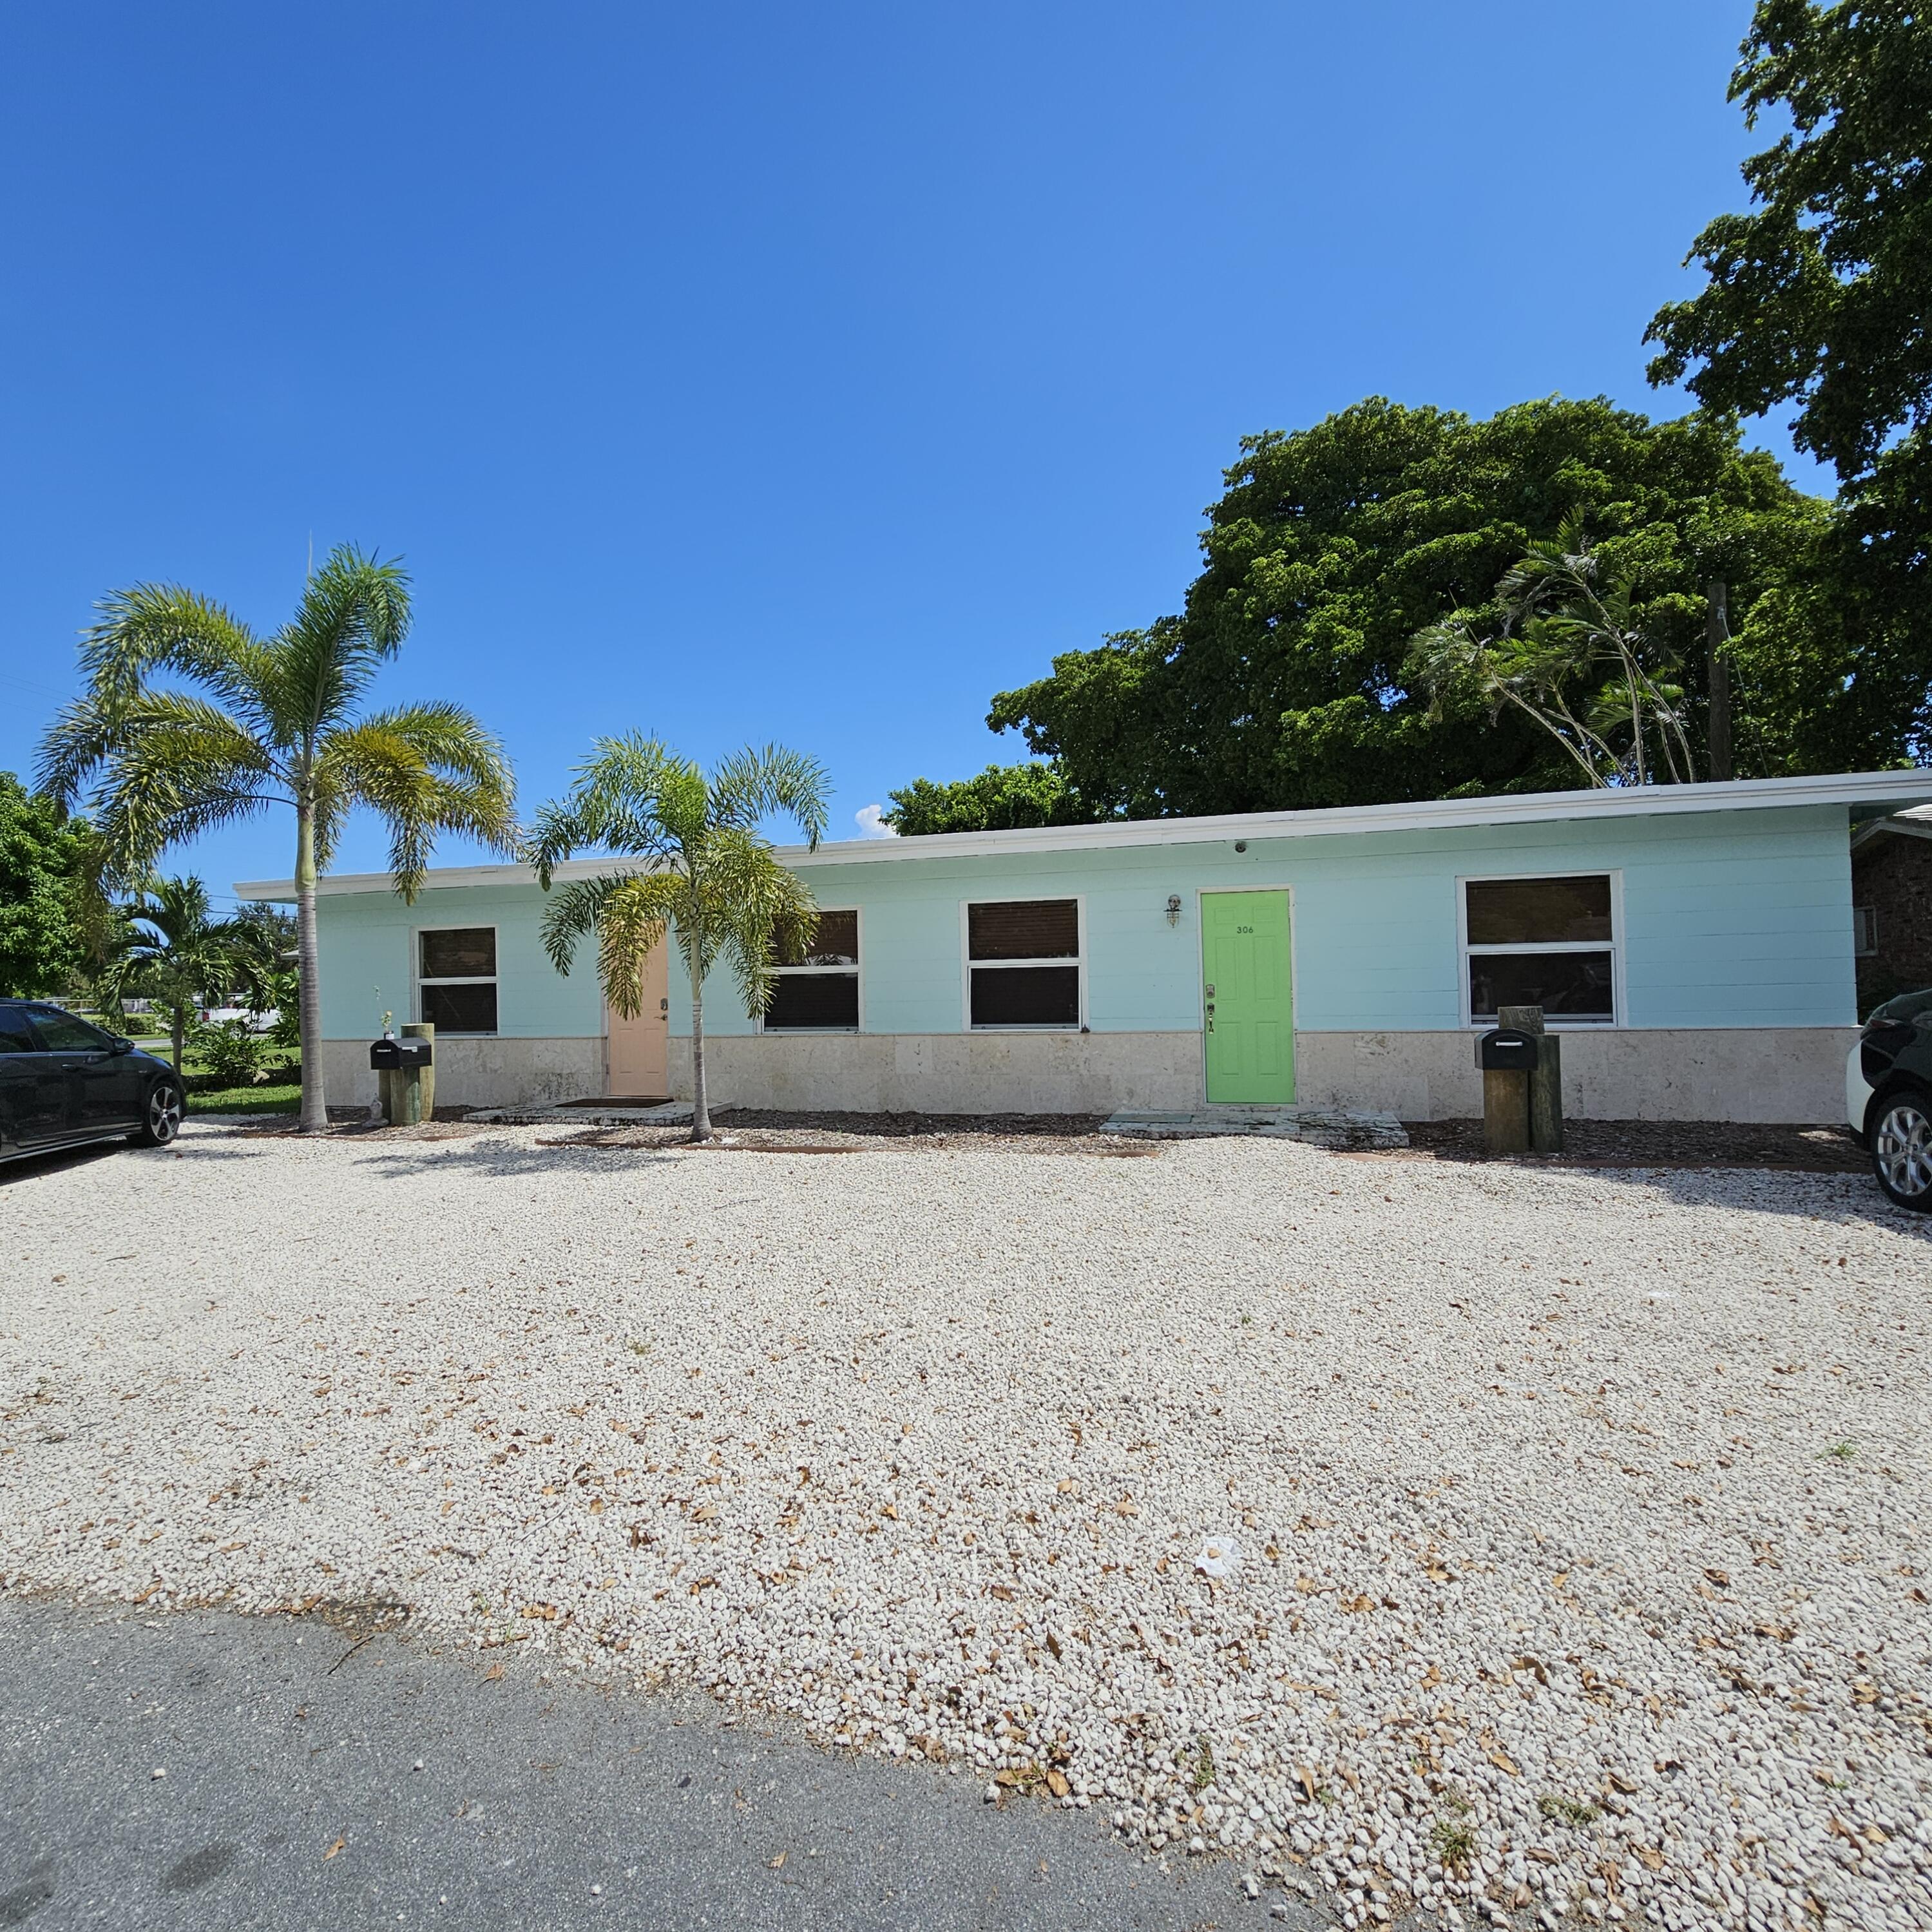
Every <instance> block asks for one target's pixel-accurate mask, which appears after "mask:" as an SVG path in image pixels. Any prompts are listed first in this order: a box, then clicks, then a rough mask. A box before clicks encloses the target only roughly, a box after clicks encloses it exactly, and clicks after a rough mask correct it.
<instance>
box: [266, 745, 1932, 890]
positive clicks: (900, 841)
mask: <svg viewBox="0 0 1932 1932" xmlns="http://www.w3.org/2000/svg"><path fill="white" fill-rule="evenodd" d="M1927 803H1932V772H1927V771H1921V770H1917V769H1914V770H1911V771H1903V772H1838V773H1835V774H1833V775H1829V776H1826V777H1820V778H1733V779H1730V780H1728V781H1724V782H1723V783H1719V784H1682V785H1628V786H1621V787H1590V788H1588V789H1579V790H1574V791H1541V792H1523V793H1514V794H1509V795H1505V796H1501V797H1494V796H1493V797H1487V798H1438V799H1424V800H1422V801H1421V802H1419V803H1416V804H1411V805H1337V806H1332V807H1329V808H1325V809H1323V810H1321V811H1250V812H1234V813H1229V814H1226V815H1225V816H1221V817H1212V818H1136V819H1115V820H1109V821H1108V822H1106V823H1103V824H1099V825H1047V826H1031V827H1028V829H1025V830H1022V831H1017V832H932V833H929V834H927V835H925V836H923V837H921V838H849V839H842V840H840V841H838V842H837V843H835V844H822V845H820V846H819V847H817V849H816V850H813V849H811V848H810V847H806V846H803V845H781V846H779V847H778V848H777V849H778V856H779V857H780V858H781V859H783V860H784V862H785V863H786V864H787V865H790V866H793V867H794V868H802V867H806V866H812V865H880V864H890V863H892V862H895V861H896V860H899V859H980V858H992V857H1005V856H1010V855H1013V854H1017V853H1026V852H1099V851H1109V850H1113V849H1115V848H1116V847H1133V846H1163V845H1208V844H1225V843H1227V842H1228V841H1232V840H1234V839H1236V838H1247V839H1255V838H1334V837H1337V836H1340V835H1349V834H1351V833H1361V832H1437V831H1451V830H1454V829H1459V828H1463V827H1468V826H1494V825H1535V824H1540V823H1550V822H1552V821H1554V820H1563V819H1585V820H1598V819H1614V818H1667V817H1680V816H1682V815H1685V814H1691V813H1697V812H1720V811H1768V810H1773V809H1778V808H1791V807H1794V806H1803V805H1843V806H1845V807H1846V808H1858V807H1860V806H1864V807H1866V808H1879V809H1881V810H1884V809H1888V808H1889V809H1892V810H1897V809H1899V808H1903V807H1909V806H1915V805H1924V804H1927ZM612 868H613V861H612V860H610V859H572V860H571V861H570V862H568V864H566V865H559V866H558V867H557V868H556V871H555V872H554V873H553V874H552V876H553V877H555V878H558V879H580V878H592V877H596V876H597V875H598V874H599V873H601V872H606V871H610V870H611V869H612ZM535 879H536V874H535V873H534V872H533V871H532V870H531V869H530V868H529V866H527V865H454V866H451V867H449V868H447V869H446V870H443V871H432V872H431V874H430V875H429V877H428V879H427V880H425V883H424V887H423V889H424V890H425V892H433V891H435V890H436V889H438V888H439V887H443V886H508V885H532V884H534V883H535ZM316 889H317V892H325V893H329V892H386V891H389V890H390V889H392V887H391V883H390V877H389V874H388V873H386V872H344V873H338V874H335V875H334V876H333V877H329V878H326V879H323V880H322V881H321V882H320V884H319V885H318V886H317V888H316ZM235 891H236V895H237V896H238V897H239V898H266V899H290V898H293V897H294V896H295V888H294V886H293V885H292V884H291V883H290V882H289V881H288V880H286V879H279V880H248V881H245V882H242V883H238V884H237V885H236V888H235Z"/></svg>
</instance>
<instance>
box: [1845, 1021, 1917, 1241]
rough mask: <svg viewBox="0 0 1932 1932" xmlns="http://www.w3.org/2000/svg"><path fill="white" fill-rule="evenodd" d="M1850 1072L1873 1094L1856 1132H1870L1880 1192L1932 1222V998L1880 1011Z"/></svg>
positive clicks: (1867, 1136)
mask: <svg viewBox="0 0 1932 1932" xmlns="http://www.w3.org/2000/svg"><path fill="white" fill-rule="evenodd" d="M1846 1071H1847V1073H1848V1074H1849V1076H1851V1081H1852V1082H1853V1083H1862V1085H1864V1087H1865V1088H1867V1089H1868V1090H1869V1091H1870V1096H1871V1097H1870V1100H1867V1101H1866V1103H1864V1108H1863V1109H1862V1111H1861V1118H1858V1119H1857V1120H1855V1121H1852V1127H1854V1128H1858V1129H1862V1130H1863V1133H1864V1143H1865V1145H1866V1147H1867V1148H1869V1149H1870V1152H1871V1159H1872V1171H1873V1173H1875V1174H1876V1175H1877V1176H1878V1184H1879V1187H1882V1188H1883V1189H1884V1190H1885V1192H1886V1193H1888V1195H1890V1196H1891V1198H1892V1199H1893V1200H1894V1201H1896V1202H1897V1203H1898V1205H1900V1207H1901V1208H1917V1209H1918V1211H1920V1212H1921V1214H1932V992H1923V993H1902V994H1900V995H1899V997H1898V998H1897V999H1895V1000H1888V1001H1886V1002H1885V1004H1884V1005H1883V1006H1882V1007H1878V1008H1877V1009H1876V1010H1875V1011H1874V1012H1873V1014H1872V1016H1871V1018H1870V1019H1868V1020H1867V1021H1866V1022H1865V1027H1864V1032H1863V1033H1862V1034H1861V1035H1860V1036H1859V1038H1858V1046H1857V1048H1856V1049H1855V1060H1854V1064H1853V1066H1852V1067H1850V1068H1848V1069H1847V1070H1846ZM1852 1091H1853V1092H1854V1094H1855V1091H1856V1085H1855V1084H1854V1085H1853V1088H1852Z"/></svg>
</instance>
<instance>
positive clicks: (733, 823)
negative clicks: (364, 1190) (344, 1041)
mask: <svg viewBox="0 0 1932 1932" xmlns="http://www.w3.org/2000/svg"><path fill="white" fill-rule="evenodd" d="M828 791H829V781H828V779H827V777H826V772H825V769H824V767H823V766H821V765H820V763H818V762H817V760H816V759H814V758H809V757H805V755H803V754H802V753H800V752H797V751H787V750H786V749H784V747H783V746H781V745H766V746H765V748H763V750H762V751H758V750H753V749H751V748H746V749H745V750H744V751H739V752H736V753H734V754H733V755H732V756H731V757H727V758H726V759H724V760H722V761H721V763H719V764H718V765H717V766H715V767H714V768H713V769H712V771H711V772H709V774H708V775H707V774H706V772H703V771H702V770H701V769H700V768H699V767H698V766H697V765H696V764H694V763H692V762H691V760H689V759H688V758H682V757H679V756H678V755H677V754H676V752H674V751H670V750H669V749H667V748H666V747H665V746H664V745H661V744H660V743H658V742H657V740H655V739H650V738H643V737H640V736H636V735H634V734H633V735H630V736H625V737H622V738H600V739H598V741H597V742H596V744H595V746H594V748H593V749H592V755H591V757H589V760H587V761H586V763H584V764H583V765H581V766H579V767H578V769H577V778H576V782H575V783H574V784H573V785H572V786H571V789H570V791H569V793H568V796H565V797H564V798H562V799H559V800H557V801H556V802H554V803H552V804H550V805H545V806H544V808H542V809H541V811H539V812H538V814H537V815H536V817H535V822H534V824H533V826H532V831H531V835H530V839H529V857H530V859H531V861H532V863H533V864H534V865H535V867H536V868H537V877H538V880H539V882H540V883H541V885H542V886H543V888H544V890H545V891H546V892H547V891H549V890H550V886H551V882H552V880H553V876H554V874H555V872H556V868H557V867H558V866H559V865H561V864H562V863H563V862H564V861H565V859H569V858H571V857H572V856H574V855H575V854H576V853H578V852H581V851H592V852H598V853H609V854H610V855H611V856H612V859H613V863H612V864H611V865H610V868H609V869H607V870H606V871H601V872H599V873H598V874H597V875H596V876H595V877H591V878H585V879H573V880H570V881H568V883H565V884H563V885H562V886H559V887H558V888H557V890H556V898H554V899H553V901H551V903H550V906H549V907H548V908H547V910H546V911H545V913H544V922H543V941H544V950H546V951H547V953H549V955H550V962H551V964H552V965H554V966H555V967H556V970H557V971H559V973H568V971H570V969H571V965H572V963H573V962H574V959H575V957H576V953H577V945H578V944H579V942H580V941H581V940H582V939H583V938H585V937H586V935H594V937H595V941H596V945H597V966H598V976H599V977H600V978H601V980H602V982H603V987H604V998H605V999H607V1001H609V1002H610V1005H611V1007H613V1009H614V1010H616V1012H618V1013H621V1014H622V1015H623V1016H625V1018H626V1019H634V1018H635V1017H636V1015H637V1011H638V1008H639V1004H640V1001H641V1000H642V998H643V970H644V963H645V962H646V960H647V959H649V956H650V955H651V953H652V951H653V950H655V948H657V947H659V946H661V945H663V944H664V943H665V941H666V939H667V938H669V940H670V942H671V943H672V944H674V945H676V947H677V949H678V950H679V953H681V954H682V956H683V958H684V965H685V973H686V974H687V976H688V978H689V980H690V984H691V1139H693V1140H694V1141H706V1140H709V1139H710V1138H711V1112H710V1104H709V1093H708V1091H707V1088H706V1082H705V1074H704V983H705V981H706V978H707V977H709V974H710V973H711V971H712V968H713V967H714V966H717V965H724V967H725V968H727V970H728V971H730V974H731V976H732V977H733V979H734V980H736V983H737V989H738V994H739V998H740V999H742V1001H743V1002H744V1007H745V1012H746V1013H748V1014H752V1015H757V1014H759V1013H763V1011H764V1010H765V1008H766V1006H767V1005H769V1003H770V1001H771V995H772V967H773V966H774V965H778V964H779V963H780V962H781V960H782V959H793V958H796V957H799V956H801V955H802V953H803V950H804V948H805V943H806V941H807V940H808V938H809V936H810V933H811V926H812V922H813V920H814V917H815V916H816V909H815V908H814V906H813V904H812V900H811V894H810V892H808V891H807V890H806V889H805V885H804V883H802V880H799V877H798V876H797V874H795V873H793V872H790V871H787V869H786V868H784V865H781V864H780V863H779V862H778V856H777V855H776V853H775V852H774V851H773V850H772V847H771V845H770V844H769V841H767V840H766V838H764V837H763V835H762V833H761V832H760V826H763V824H764V823H765V822H766V820H769V819H771V818H772V817H787V818H789V819H790V820H792V821H793V823H795V824H796V826H798V827H799V829H800V830H801V831H802V832H804V834H805V837H806V838H807V839H808V841H810V842H811V844H812V845H814V847H815V846H816V845H817V843H818V841H819V838H820V835H821V834H822V833H823V831H824V829H825V820H826V810H827V793H828Z"/></svg>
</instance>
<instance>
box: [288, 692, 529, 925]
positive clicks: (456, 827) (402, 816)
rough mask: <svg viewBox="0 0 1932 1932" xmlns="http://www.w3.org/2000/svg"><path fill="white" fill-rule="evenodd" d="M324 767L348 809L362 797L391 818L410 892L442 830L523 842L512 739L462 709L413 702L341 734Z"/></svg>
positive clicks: (507, 845)
mask: <svg viewBox="0 0 1932 1932" xmlns="http://www.w3.org/2000/svg"><path fill="white" fill-rule="evenodd" d="M317 776H318V778H319V780H320V781H321V782H322V783H324V784H326V785H327V786H328V787H329V790H330V792H331V794H332V803H334V804H335V805H336V807H337V808H338V810H340V809H341V808H345V807H346V806H347V805H348V804H350V803H351V802H353V803H359V804H362V805H368V806H370V807H371V808H373V809H374V811H376V812H377V814H379V815H380V817H382V819H383V821H384V823H386V826H387V827H388V829H389V847H390V850H389V865H390V871H392V874H394V876H395V886H396V889H397V891H398V892H400V893H401V895H403V897H404V898H405V899H409V900H413V899H414V898H415V897H416V894H417V892H419V891H420V890H421V889H422V881H423V877H424V874H425V873H426V872H427V871H428V869H429V860H430V854H431V850H432V849H433V848H434V844H435V841H436V835H437V833H438V832H463V833H466V834H467V835H469V837H471V838H475V839H478V840H479V841H481V842H482V843H483V844H486V845H489V846H492V847H494V848H495V849H496V850H499V851H503V852H512V851H514V850H516V849H517V836H518V835H517V823H516V791H515V785H514V781H513V779H512V778H511V773H510V768H509V763H508V759H507V758H506V757H505V756H504V753H503V748H502V744H501V742H499V740H498V739H496V737H495V736H493V735H492V734H491V733H490V732H488V731H486V730H484V728H483V727H482V726H481V724H478V722H477V721H476V720H475V718H472V716H470V715H469V713H468V712H466V711H464V710H463V709H460V707H459V706H455V705H453V704H422V705H411V706H405V707H404V708H403V709H400V710H396V711H389V712H382V713H380V714H379V715H377V716H375V717H373V718H367V719H365V720H364V721H363V722H362V723H361V724H354V725H347V726H344V727H341V728H338V729H337V730H333V731H331V732H329V733H328V734H327V735H326V737H325V738H324V739H323V742H322V746H321V750H320V755H319V756H318V757H317Z"/></svg>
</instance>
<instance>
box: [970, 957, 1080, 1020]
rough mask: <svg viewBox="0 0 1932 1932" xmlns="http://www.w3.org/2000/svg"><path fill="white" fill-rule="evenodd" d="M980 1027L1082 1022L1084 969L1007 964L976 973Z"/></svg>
mask: <svg viewBox="0 0 1932 1932" xmlns="http://www.w3.org/2000/svg"><path fill="white" fill-rule="evenodd" d="M973 1024H974V1025H975V1026H976V1027H1025V1026H1044V1027H1073V1026H1078V1025H1079V1024H1080V968H1079V967H1077V966H1006V967H1001V968H999V969H998V970H997V971H992V972H985V973H975V974H974V975H973Z"/></svg>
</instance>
